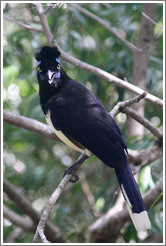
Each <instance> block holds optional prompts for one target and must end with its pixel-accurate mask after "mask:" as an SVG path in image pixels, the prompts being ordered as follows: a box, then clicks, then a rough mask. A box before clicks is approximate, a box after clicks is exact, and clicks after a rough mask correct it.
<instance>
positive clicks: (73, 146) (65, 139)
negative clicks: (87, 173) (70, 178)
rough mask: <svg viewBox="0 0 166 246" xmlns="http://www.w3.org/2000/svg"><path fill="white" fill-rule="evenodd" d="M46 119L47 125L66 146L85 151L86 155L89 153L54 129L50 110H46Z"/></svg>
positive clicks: (89, 153)
mask: <svg viewBox="0 0 166 246" xmlns="http://www.w3.org/2000/svg"><path fill="white" fill-rule="evenodd" d="M46 121H47V123H48V125H49V126H51V128H52V130H53V131H54V132H55V134H56V135H57V136H58V138H59V139H61V140H62V142H63V143H65V144H66V145H67V146H69V147H70V148H72V149H74V150H76V151H79V152H81V153H83V152H86V154H87V155H88V156H90V155H91V152H90V151H89V150H87V149H81V148H79V147H77V146H76V145H75V144H74V143H72V142H71V141H70V140H69V139H68V138H67V137H66V136H65V135H64V134H63V133H62V132H61V131H58V130H56V129H55V127H54V126H53V124H52V122H51V119H50V111H48V113H47V115H46Z"/></svg>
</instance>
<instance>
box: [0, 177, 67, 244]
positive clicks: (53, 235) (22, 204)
mask: <svg viewBox="0 0 166 246" xmlns="http://www.w3.org/2000/svg"><path fill="white" fill-rule="evenodd" d="M3 188H4V192H5V193H6V194H7V195H8V197H9V198H10V199H11V200H12V201H13V202H14V203H15V204H16V205H17V206H18V207H19V208H20V209H21V210H22V211H23V212H24V213H25V214H27V215H28V216H29V217H30V218H31V219H32V220H33V221H34V222H35V223H36V224H37V223H38V222H39V220H40V215H39V214H38V213H37V212H36V211H35V210H34V208H33V207H32V205H31V203H30V202H29V201H28V199H27V198H26V197H24V195H23V194H21V192H20V191H19V190H17V189H16V188H15V187H14V186H13V185H12V184H10V183H9V181H7V180H6V179H5V178H4V179H3ZM46 235H47V237H48V238H49V240H50V241H51V242H57V243H64V242H65V240H64V239H63V237H62V235H61V232H60V230H59V229H58V228H57V227H56V226H54V225H53V224H52V223H50V222H49V223H47V225H46Z"/></svg>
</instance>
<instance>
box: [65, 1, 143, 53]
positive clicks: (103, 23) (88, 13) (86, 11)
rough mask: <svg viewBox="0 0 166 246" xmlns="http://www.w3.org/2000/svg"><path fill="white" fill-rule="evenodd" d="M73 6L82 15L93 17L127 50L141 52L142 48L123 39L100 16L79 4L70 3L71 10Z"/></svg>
mask: <svg viewBox="0 0 166 246" xmlns="http://www.w3.org/2000/svg"><path fill="white" fill-rule="evenodd" d="M73 7H74V8H75V9H77V10H78V11H80V12H81V13H83V14H84V15H86V16H88V17H90V18H91V19H93V20H94V21H95V22H98V23H99V24H101V25H102V26H103V27H105V28H106V29H107V30H108V31H109V32H110V33H111V34H113V35H114V36H115V37H116V38H117V39H118V40H120V41H121V42H122V43H123V44H124V45H125V46H126V47H127V48H129V50H131V51H132V52H141V51H142V49H140V48H138V47H136V46H135V45H134V44H132V43H130V42H128V41H127V40H126V39H124V38H123V37H122V36H121V35H120V34H119V33H118V32H117V31H116V30H115V28H112V27H111V26H110V24H109V23H108V22H107V21H106V20H103V19H102V18H100V17H98V16H97V15H95V14H93V13H91V12H90V11H89V10H87V9H84V8H83V7H81V6H79V5H78V4H72V7H70V9H71V10H73Z"/></svg>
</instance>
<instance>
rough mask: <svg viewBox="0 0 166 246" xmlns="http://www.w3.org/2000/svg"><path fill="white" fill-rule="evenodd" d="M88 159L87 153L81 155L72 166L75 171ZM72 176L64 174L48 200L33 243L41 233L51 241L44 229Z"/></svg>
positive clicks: (41, 236)
mask: <svg viewBox="0 0 166 246" xmlns="http://www.w3.org/2000/svg"><path fill="white" fill-rule="evenodd" d="M86 159H88V156H87V155H85V154H81V155H80V157H79V158H78V160H77V161H76V162H75V163H74V164H73V165H72V167H74V168H73V169H72V170H73V171H74V173H75V172H77V170H78V169H79V168H80V166H81V165H82V164H83V162H84V161H85V160H86ZM72 176H73V175H72V174H66V175H65V176H64V178H63V179H62V180H61V182H60V184H59V185H58V188H57V189H56V190H55V191H54V193H53V194H52V195H51V197H50V199H49V200H48V202H47V204H46V206H45V208H44V210H43V213H42V216H41V218H40V222H39V224H38V226H37V229H36V233H35V236H34V238H33V243H36V242H37V240H38V237H39V235H40V238H41V240H42V241H43V242H44V243H48V242H49V241H48V240H47V238H46V236H45V233H44V229H45V225H46V222H47V219H48V216H49V213H50V211H51V209H52V207H53V206H54V205H55V204H56V202H57V200H58V198H59V197H60V195H61V194H62V192H63V191H64V189H65V188H66V186H67V184H68V183H69V181H70V180H71V179H72Z"/></svg>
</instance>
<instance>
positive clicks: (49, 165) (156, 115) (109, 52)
mask: <svg viewBox="0 0 166 246" xmlns="http://www.w3.org/2000/svg"><path fill="white" fill-rule="evenodd" d="M42 5H43V8H44V9H46V8H47V7H48V5H47V4H44V3H43V4H42ZM80 6H83V7H84V8H86V9H88V10H90V11H91V12H93V13H95V14H96V15H97V16H100V17H101V18H103V19H104V20H106V21H107V22H109V23H110V24H111V26H114V27H115V28H116V30H117V31H118V32H119V33H120V34H121V35H122V36H123V37H124V38H125V39H127V40H128V41H130V42H132V43H135V42H136V40H137V37H138V32H139V27H140V18H141V9H142V4H141V3H130V4H129V3H127V4H126V3H119V4H118V3H87V4H85V3H84V4H80ZM4 15H7V16H10V17H13V18H14V19H17V20H19V21H20V22H22V23H26V24H30V25H31V26H33V27H35V28H41V25H40V21H39V17H38V15H37V12H36V9H35V6H34V5H33V4H30V3H5V4H4ZM162 15H163V8H162V4H160V3H158V4H157V12H156V18H155V21H156V22H157V24H156V25H155V26H154V42H153V43H152V45H151V46H150V50H149V66H148V77H147V91H148V92H150V93H151V94H153V95H156V96H158V97H160V98H162V93H163V84H162V79H163V77H162V76H163V71H162V67H163V57H162V54H163V39H162V38H163V37H162V21H163V20H162V18H163V17H162ZM47 19H48V23H49V26H50V29H51V31H52V32H53V33H54V37H55V40H56V43H57V44H58V45H59V46H60V47H61V48H62V49H63V50H64V51H65V52H66V53H68V54H71V55H72V56H74V57H76V58H78V59H80V60H82V61H85V62H87V63H89V64H92V65H94V66H97V67H99V68H101V69H103V70H105V71H107V72H109V73H112V74H113V75H115V76H117V77H118V78H121V79H126V80H127V81H131V79H132V78H131V74H132V54H131V52H130V51H129V50H128V49H127V48H126V47H125V46H124V45H123V44H122V43H121V42H120V41H118V40H117V39H116V38H115V37H114V36H113V35H111V34H110V33H108V31H107V30H106V29H105V28H104V27H103V26H101V25H100V24H98V23H97V22H95V21H94V20H92V19H90V18H88V17H86V16H85V15H83V14H82V13H80V12H79V11H78V10H76V9H74V8H73V7H72V4H61V6H60V7H59V8H52V9H50V11H49V12H48V14H47ZM47 44H48V43H47V40H46V38H45V37H44V36H43V34H42V33H41V32H35V31H29V30H27V29H25V28H21V27H20V26H19V25H17V24H16V23H14V22H11V21H9V20H6V19H4V34H3V55H4V70H3V97H4V105H3V107H4V109H7V110H9V111H11V112H13V113H15V114H20V115H24V116H26V117H29V118H33V119H36V120H39V121H41V122H43V123H45V118H44V115H43V112H42V110H41V107H40V104H39V96H38V83H37V79H36V65H37V63H36V61H35V59H34V53H35V52H36V51H37V50H38V49H39V48H40V47H41V46H42V45H47ZM61 62H62V65H63V67H64V69H65V70H66V72H67V73H68V75H69V76H71V77H72V78H73V79H75V80H76V81H78V82H80V83H82V84H84V85H85V86H87V87H88V88H90V89H92V91H93V92H94V93H95V95H96V96H97V97H98V98H99V99H100V101H101V102H102V103H103V104H104V105H105V107H106V108H107V110H108V111H110V110H111V109H112V108H113V106H114V105H115V104H116V103H117V102H118V101H122V100H125V99H126V98H128V97H129V95H130V94H129V93H128V92H127V91H125V90H124V89H121V88H118V87H115V86H114V85H113V84H111V83H109V82H107V81H104V80H102V79H101V78H99V77H97V76H95V75H93V74H91V73H88V72H86V71H84V70H82V69H80V68H78V67H75V66H73V65H71V64H70V63H67V62H64V61H62V60H61ZM145 117H146V118H148V119H149V120H150V121H151V122H152V123H153V124H154V125H156V127H160V126H162V110H161V109H160V108H158V107H157V106H155V105H154V104H152V103H149V102H148V103H147V102H146V107H145ZM117 121H118V123H119V124H120V127H121V129H122V131H123V134H124V135H125V137H126V141H127V144H128V147H129V148H131V149H142V148H148V147H149V146H151V145H152V144H154V138H153V137H152V136H151V135H150V134H146V135H145V136H144V142H143V143H142V142H141V141H138V140H137V138H136V137H134V138H131V139H129V138H127V129H128V128H127V127H128V118H127V117H123V115H122V117H117ZM77 157H78V153H76V152H75V151H73V150H71V149H69V148H68V147H66V146H65V145H64V144H62V143H59V142H56V141H53V140H50V139H46V138H44V137H42V136H39V135H38V134H35V133H33V132H30V131H27V130H25V129H22V128H18V127H15V126H12V125H10V124H7V123H4V177H5V178H6V179H8V180H9V181H10V182H11V183H12V184H14V185H16V186H17V187H19V188H21V190H22V191H23V193H24V194H25V196H26V197H27V198H28V199H29V200H30V201H31V202H32V205H33V206H34V208H35V209H37V210H38V211H41V209H42V208H43V206H44V204H45V202H46V200H47V199H48V197H49V196H50V195H51V193H52V192H53V191H54V189H55V187H57V185H58V184H59V182H60V180H61V179H62V176H63V172H64V170H65V168H66V167H67V166H69V165H71V164H72V163H73V161H74V160H75V159H76V158H77ZM82 169H83V171H84V173H85V174H86V181H87V182H88V184H89V187H90V189H91V192H92V194H93V196H94V198H95V206H96V209H98V210H99V211H100V213H101V214H103V213H105V212H106V211H108V209H109V208H110V207H111V206H113V204H114V202H115V200H116V198H117V194H118V192H117V191H118V183H117V180H116V177H115V175H114V172H113V170H112V169H109V168H108V167H106V166H103V164H102V163H101V162H100V161H99V160H98V159H97V158H96V157H92V158H90V159H89V160H88V161H86V163H85V164H84V165H83V167H82ZM147 175H148V181H149V182H148V184H147V183H145V182H144V180H145V177H147ZM161 177H162V159H158V160H156V161H155V162H154V163H151V165H150V166H148V167H147V168H144V169H142V170H141V175H140V177H139V186H140V189H141V191H142V192H146V191H147V190H149V189H151V188H154V187H155V185H156V183H157V182H158V181H159V179H160V178H161ZM4 202H5V204H6V205H7V206H9V207H10V208H11V209H12V210H14V211H16V212H17V213H19V214H20V215H22V213H21V211H19V210H18V209H17V207H16V205H15V204H14V203H12V202H11V201H10V200H9V199H8V197H6V196H5V197H4ZM149 215H150V220H151V221H152V231H151V232H149V234H147V235H145V236H144V238H141V237H139V235H138V234H137V233H136V231H135V229H134V228H133V225H132V224H131V223H130V224H129V225H126V226H125V227H124V229H123V231H122V233H121V235H120V236H119V237H120V239H121V240H122V242H126V243H127V242H132V243H134V242H142V240H144V239H146V238H148V237H149V236H151V235H153V234H154V235H162V203H158V204H157V205H156V206H154V207H153V208H152V209H151V211H150V212H149ZM50 218H51V220H52V222H53V223H54V222H55V221H56V225H57V226H58V227H59V228H60V229H61V230H62V232H63V235H64V237H65V238H67V239H68V240H70V241H71V242H79V243H82V242H85V237H86V233H84V232H85V229H86V228H87V227H88V225H90V224H92V223H93V221H95V216H94V215H93V213H92V211H91V208H90V206H89V203H88V201H87V199H86V197H85V195H84V192H83V188H82V185H81V183H80V182H78V183H76V184H74V185H73V186H71V187H69V189H68V190H67V191H66V192H65V193H64V195H63V196H62V197H61V199H60V201H59V202H58V204H57V206H56V207H55V209H53V211H52V214H51V216H50ZM15 228H16V226H15V225H14V224H12V223H10V222H9V221H7V220H5V221H4V240H6V239H7V238H8V237H9V235H10V234H11V232H12V231H14V230H15ZM32 238H33V234H31V233H27V232H25V233H23V234H22V237H20V238H19V239H17V241H16V242H17V243H26V242H31V241H32Z"/></svg>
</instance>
